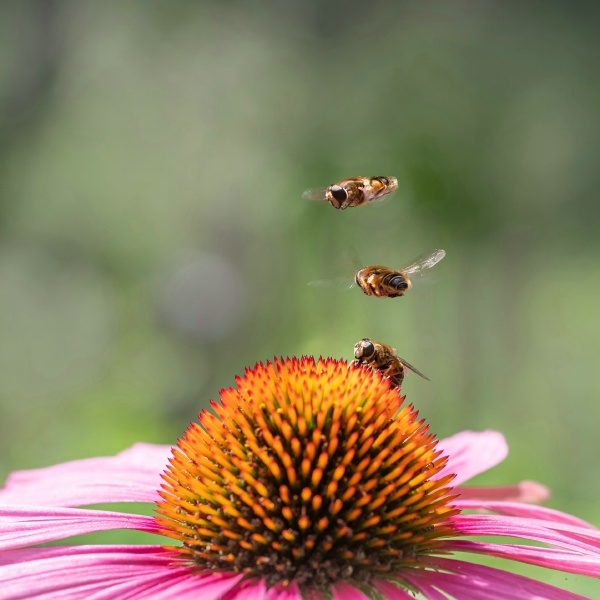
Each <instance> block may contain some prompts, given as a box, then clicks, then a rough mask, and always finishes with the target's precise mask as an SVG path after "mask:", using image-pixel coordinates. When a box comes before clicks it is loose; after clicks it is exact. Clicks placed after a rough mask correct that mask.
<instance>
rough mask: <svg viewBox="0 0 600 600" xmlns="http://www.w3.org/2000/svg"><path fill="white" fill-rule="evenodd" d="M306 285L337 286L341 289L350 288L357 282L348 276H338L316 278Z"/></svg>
mask: <svg viewBox="0 0 600 600" xmlns="http://www.w3.org/2000/svg"><path fill="white" fill-rule="evenodd" d="M306 285H309V286H311V287H323V288H324V287H327V288H337V289H340V290H350V289H352V288H353V287H354V286H355V285H356V282H355V281H354V280H353V279H350V278H348V277H337V278H335V279H315V280H313V281H309V282H308V283H307V284H306Z"/></svg>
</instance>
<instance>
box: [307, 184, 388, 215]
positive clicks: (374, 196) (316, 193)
mask: <svg viewBox="0 0 600 600" xmlns="http://www.w3.org/2000/svg"><path fill="white" fill-rule="evenodd" d="M397 188H398V180H397V179H396V178H395V177H384V176H378V177H350V178H349V179H343V180H342V181H338V182H337V183H333V184H331V185H330V186H328V187H324V188H314V189H310V190H306V191H305V192H304V194H302V197H303V198H304V199H306V200H325V201H326V202H329V204H331V206H333V208H338V209H341V210H344V209H346V208H348V207H349V206H362V205H363V204H369V203H370V202H375V201H376V200H379V199H380V198H383V197H384V196H387V195H388V194H391V193H392V192H393V191H395V190H396V189H397Z"/></svg>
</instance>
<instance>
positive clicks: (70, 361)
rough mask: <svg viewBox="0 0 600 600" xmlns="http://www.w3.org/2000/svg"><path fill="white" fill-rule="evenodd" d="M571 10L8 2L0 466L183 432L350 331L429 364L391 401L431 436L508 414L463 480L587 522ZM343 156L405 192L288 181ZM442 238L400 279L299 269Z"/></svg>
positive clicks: (578, 25)
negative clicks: (363, 282) (508, 490)
mask: <svg viewBox="0 0 600 600" xmlns="http://www.w3.org/2000/svg"><path fill="white" fill-rule="evenodd" d="M577 6H578V7H577V8H575V5H574V4H571V3H568V2H562V3H561V2H547V3H540V2H537V3H530V4H529V5H527V6H525V5H523V4H521V3H519V2H499V1H498V2H481V3H464V2H441V1H440V2H417V1H414V2H396V3H394V2H391V3H390V2H384V1H383V0H379V1H374V2H370V3H358V2H357V3H352V2H341V1H335V2H328V3H321V2H318V1H317V0H312V1H307V2H298V3H279V2H275V0H271V1H263V2H258V3H250V6H247V5H246V3H242V2H228V3H225V2H217V1H215V2H195V3H194V2H161V1H153V2H132V1H129V2H87V1H83V2H78V1H72V2H69V1H63V2H50V1H43V0H38V1H34V0H27V1H23V2H0V428H1V436H0V477H2V478H3V477H4V476H5V475H6V474H7V473H8V472H10V471H11V470H14V469H22V468H32V467H39V466H44V465H49V464H52V463H55V462H60V461H65V460H70V459H74V458H80V457H87V456H93V455H107V454H113V453H116V452H118V451H120V450H122V449H123V448H125V447H127V446H129V445H131V444H133V443H134V442H136V441H147V442H156V443H163V444H171V443H174V442H175V441H176V439H177V438H178V437H179V436H180V435H181V434H182V433H183V431H184V429H185V427H186V426H187V425H188V423H189V422H190V421H191V420H194V419H195V418H196V416H197V414H198V412H199V411H200V410H201V409H203V408H206V407H207V406H208V401H209V400H210V399H211V398H212V399H214V398H217V397H218V390H219V389H220V388H223V387H228V386H231V385H233V384H234V376H235V375H236V374H243V371H244V368H245V367H246V366H252V365H254V364H255V363H256V362H257V361H265V360H268V359H271V358H272V357H273V356H282V355H283V356H287V355H290V356H291V355H302V354H310V355H315V356H318V355H323V356H333V357H340V358H345V359H347V360H350V359H351V358H352V349H353V345H354V343H355V342H356V341H357V340H359V339H360V338H363V337H370V338H373V339H376V340H380V341H382V342H384V343H388V344H390V345H392V346H394V347H396V348H397V349H398V352H399V354H400V356H402V357H403V358H405V359H406V360H408V361H409V362H410V363H412V364H414V365H415V366H416V367H417V368H418V369H420V370H422V371H423V372H424V373H425V374H427V375H428V376H429V377H430V378H431V380H432V381H431V383H429V382H427V381H424V380H422V379H420V378H418V377H414V376H413V375H412V374H410V373H409V374H408V376H407V378H406V380H405V384H404V387H403V391H405V392H406V393H407V396H408V400H409V401H410V402H412V403H414V404H415V405H416V406H417V407H418V409H419V411H420V413H421V415H422V416H423V417H424V418H426V419H427V421H428V422H429V423H430V425H431V429H432V431H434V432H436V433H438V434H439V435H440V436H442V437H443V436H447V435H450V434H452V433H455V432H457V431H460V430H463V429H477V430H481V429H497V430H500V431H502V432H504V433H505V435H506V437H507V439H508V442H509V444H510V448H511V453H510V455H509V458H508V459H507V460H506V461H505V462H504V463H503V464H502V465H501V466H499V467H497V468H496V469H495V470H493V471H491V472H490V473H488V474H486V475H485V476H482V477H481V478H480V479H479V480H478V481H479V483H480V484H489V485H496V484H498V485H500V484H508V483H514V482H517V481H520V480H522V479H536V480H538V481H541V482H543V483H545V484H547V485H548V486H550V487H551V489H552V491H553V496H552V499H551V501H550V505H551V506H553V507H555V508H558V509H561V510H565V511H568V512H573V513H576V514H578V515H579V516H581V517H583V518H586V519H588V520H590V521H592V522H595V523H596V524H600V508H599V507H600V459H599V457H600V438H599V436H598V429H599V421H600V369H599V368H598V360H599V358H600V315H599V309H600V235H599V231H598V230H599V226H600V193H599V192H600V168H599V162H600V161H599V159H600V119H599V111H598V107H600V78H599V76H598V64H599V60H600V37H599V36H598V33H597V32H598V15H597V13H596V12H595V11H596V10H597V9H596V8H595V5H594V4H592V3H589V4H585V3H581V4H578V5H577ZM354 175H394V176H396V177H398V179H399V182H400V187H399V191H398V192H396V194H394V195H393V196H392V197H390V198H389V199H388V200H387V201H385V202H382V203H379V204H377V205H375V206H372V207H366V208H355V209H349V210H347V211H344V212H342V211H336V210H334V209H333V208H332V207H330V206H329V205H327V204H320V203H311V202H306V201H303V200H302V199H301V194H302V192H303V190H304V189H305V188H308V187H315V186H322V185H327V184H329V183H332V182H334V181H336V180H340V179H343V178H345V177H350V176H354ZM434 248H444V249H445V250H446V251H447V256H446V258H445V259H444V260H443V261H442V262H441V263H440V264H439V265H438V266H436V267H435V268H434V269H432V271H431V272H430V275H429V276H428V279H429V281H427V282H423V284H422V285H420V286H415V288H414V289H413V290H412V291H411V292H409V293H408V294H407V296H406V297H405V298H399V299H394V300H385V299H384V300H379V299H376V298H368V297H366V296H364V295H363V294H362V293H361V292H360V290H358V289H356V288H355V289H352V290H350V291H343V290H341V289H337V288H335V287H334V288H315V287H310V286H307V282H309V281H311V280H317V279H325V278H337V277H344V276H349V277H352V274H353V264H352V260H348V257H351V256H353V255H355V254H357V255H358V256H360V259H361V261H362V263H363V264H364V265H367V264H384V265H389V266H396V267H399V266H401V265H402V263H406V262H408V261H409V260H410V259H412V258H413V257H414V256H416V255H418V254H420V253H421V252H424V251H427V250H431V249H434ZM106 535H108V534H106ZM496 564H498V563H496ZM527 572H532V571H527ZM540 577H541V578H543V579H545V580H546V581H550V582H552V583H555V584H556V585H560V586H570V589H572V590H573V591H577V592H579V593H581V594H587V595H590V596H592V597H593V596H597V595H598V594H600V588H599V587H598V584H597V582H591V581H587V580H585V578H583V577H575V576H565V575H564V574H552V573H550V574H545V575H541V576H540ZM594 590H595V592H594Z"/></svg>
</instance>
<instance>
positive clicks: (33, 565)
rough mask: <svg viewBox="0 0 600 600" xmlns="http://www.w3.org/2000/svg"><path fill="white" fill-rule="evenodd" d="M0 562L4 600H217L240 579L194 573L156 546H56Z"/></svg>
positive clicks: (12, 555) (11, 555)
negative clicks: (53, 599) (49, 599)
mask: <svg viewBox="0 0 600 600" xmlns="http://www.w3.org/2000/svg"><path fill="white" fill-rule="evenodd" d="M0 559H1V560H0V589H1V590H2V599H3V600H21V599H22V600H27V599H30V598H42V597H44V598H57V599H58V598H60V600H80V599H81V600H83V599H85V600H127V599H133V598H135V600H163V599H164V600H169V599H171V598H177V600H197V599H198V598H202V599H203V600H217V599H218V598H221V597H222V595H223V594H224V593H226V592H227V590H229V589H231V588H232V587H233V586H235V585H236V583H237V582H238V581H239V580H240V579H241V578H242V575H239V574H233V573H232V574H230V575H219V574H212V573H211V574H199V573H194V572H193V571H192V569H191V568H190V567H188V566H178V565H176V564H173V561H174V558H173V555H172V554H168V553H166V552H165V551H164V550H163V549H162V548H161V547H159V546H56V547H52V548H35V549H28V550H13V551H11V552H4V553H2V554H0Z"/></svg>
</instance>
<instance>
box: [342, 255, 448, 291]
mask: <svg viewBox="0 0 600 600" xmlns="http://www.w3.org/2000/svg"><path fill="white" fill-rule="evenodd" d="M444 256H446V252H445V251H444V250H434V251H433V252H428V253H426V254H422V255H421V256H419V257H418V258H415V260H413V261H412V262H411V263H410V264H408V265H406V266H405V267H401V268H400V269H391V268H389V267H383V266H381V265H374V266H370V267H365V268H364V269H361V270H360V271H358V272H357V273H356V276H355V278H354V281H355V282H356V284H357V285H358V286H359V287H360V289H361V290H362V291H363V292H364V293H365V294H366V295H367V296H377V297H379V298H397V297H399V296H404V294H405V293H406V292H408V290H410V288H411V287H412V282H411V278H412V277H414V276H415V275H417V276H418V275H420V274H421V273H422V272H423V271H425V270H426V269H431V267H433V266H434V265H436V264H437V263H439V262H440V260H442V258H444Z"/></svg>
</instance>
